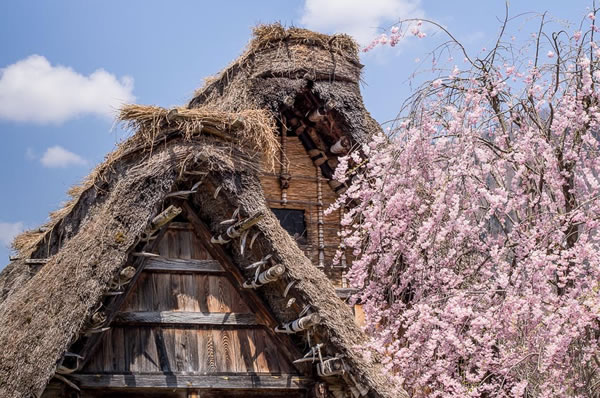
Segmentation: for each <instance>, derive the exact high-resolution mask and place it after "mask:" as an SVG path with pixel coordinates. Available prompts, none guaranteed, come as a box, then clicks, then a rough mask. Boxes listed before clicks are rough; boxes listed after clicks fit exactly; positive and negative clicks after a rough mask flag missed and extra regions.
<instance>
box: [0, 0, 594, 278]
mask: <svg viewBox="0 0 600 398" xmlns="http://www.w3.org/2000/svg"><path fill="white" fill-rule="evenodd" d="M589 5H590V2H589V1H585V0H573V1H564V0H552V1H551V0H546V1H539V0H537V1H534V0H529V1H524V0H523V1H514V2H512V4H511V11H510V12H511V14H512V15H517V14H520V13H523V12H543V11H548V12H549V14H550V15H553V16H554V17H557V18H560V19H565V20H570V21H574V22H576V23H577V24H578V23H579V21H580V20H581V18H582V17H583V16H584V15H585V14H586V13H587V12H588V11H587V10H588V7H589ZM503 14H504V1H502V0H485V1H484V0H469V1H467V0H463V1H461V0H455V1H442V0H437V1H432V0H421V1H418V0H364V1H360V0H286V1H283V0H278V1H274V0H253V1H248V0H245V1H244V0H235V1H233V0H230V1H225V0H222V1H191V0H189V1H183V0H181V1H180V0H177V1H174V0H171V1H155V0H144V1H142V0H128V1H115V0H103V1H95V2H92V1H81V0H68V1H67V0H62V1H59V0H57V1H52V2H50V1H42V0H39V1H29V0H20V1H13V2H4V4H3V5H2V13H0V48H1V51H0V136H1V137H2V144H1V145H0V184H1V185H0V187H1V188H0V192H1V194H0V268H2V267H3V266H4V265H5V264H6V263H8V255H9V253H10V250H9V248H8V244H9V242H10V240H11V239H12V237H13V236H14V234H16V233H17V232H19V231H21V230H23V229H25V228H34V227H37V226H39V225H40V224H42V223H44V222H45V221H46V219H47V216H48V213H49V212H50V211H52V210H54V209H56V208H58V207H59V206H60V204H61V202H63V201H64V200H65V199H66V191H67V189H68V188H69V187H70V186H71V185H74V184H76V183H78V182H79V181H80V180H81V179H82V178H83V177H84V176H85V175H86V174H87V173H88V172H89V170H90V169H91V168H92V167H93V166H94V165H95V164H97V163H98V162H100V161H102V160H103V158H104V156H105V155H106V154H107V153H108V152H109V151H111V150H112V149H114V146H115V143H116V142H117V140H118V139H120V138H122V137H123V135H124V134H125V133H124V132H123V131H121V130H119V129H118V128H113V124H114V123H113V116H112V115H113V112H114V110H115V109H116V108H117V107H118V106H119V104H120V103H123V102H129V101H135V102H136V103H140V104H156V105H161V106H171V105H179V104H184V103H185V102H186V101H187V100H189V99H190V97H191V95H192V93H193V91H194V89H196V88H198V87H199V86H201V85H202V82H203V79H204V78H205V77H207V76H210V75H213V74H215V73H217V72H218V71H219V70H220V69H222V68H223V67H224V66H226V65H227V64H228V63H229V62H230V61H231V60H233V59H234V58H235V57H236V56H238V55H239V54H240V53H241V52H242V50H243V48H244V45H245V44H246V43H247V41H248V39H249V37H250V30H251V28H252V26H254V25H256V24H258V23H269V22H274V21H280V22H282V23H283V24H285V25H295V26H303V27H309V28H312V29H317V30H320V31H323V32H325V33H333V32H347V33H350V34H353V35H355V36H356V37H357V38H358V39H359V40H360V41H362V42H363V43H366V41H367V40H368V39H369V38H370V37H374V36H375V35H376V34H377V33H378V32H380V31H378V30H377V28H378V27H388V28H389V26H391V25H392V24H393V22H394V21H396V20H398V19H401V18H407V17H413V16H414V17H419V18H428V19H432V20H435V21H437V22H439V23H441V24H443V25H444V26H446V27H447V28H448V29H449V30H450V31H451V32H453V34H455V36H456V37H457V38H458V39H459V40H461V41H462V42H464V43H465V44H466V46H467V47H468V48H469V49H470V50H471V51H473V52H474V53H477V52H479V51H481V49H482V48H483V47H486V46H490V45H491V44H492V43H493V41H494V39H495V37H496V36H495V35H496V33H497V31H498V27H499V24H498V20H497V18H498V17H502V16H503ZM532 16H533V14H527V16H524V17H523V18H521V19H519V21H518V22H516V23H515V24H514V25H513V30H514V31H515V32H517V33H516V34H521V35H523V37H526V35H527V34H529V33H530V32H532V31H533V30H534V29H535V27H534V26H533V25H532V24H528V22H530V17H532ZM574 30H576V29H573V31H574ZM428 32H429V34H430V36H434V37H435V32H433V31H428ZM438 43H439V41H438ZM435 44H436V41H435V40H421V41H419V40H417V39H407V40H406V41H405V42H402V43H400V45H399V46H398V47H396V48H394V49H392V48H382V49H378V50H376V51H374V52H372V53H368V54H366V55H364V56H363V57H362V62H363V64H364V65H365V68H364V75H363V79H364V84H363V87H362V90H363V96H364V99H365V103H366V105H367V108H368V109H369V110H370V112H371V113H372V114H373V116H374V117H375V118H376V119H377V120H378V121H379V122H384V121H386V120H389V119H391V118H393V117H394V116H395V115H396V112H397V111H398V109H399V107H400V105H401V103H402V102H403V101H404V99H405V98H406V97H407V96H408V95H409V93H410V87H409V85H408V84H407V80H408V78H409V76H410V75H411V74H412V73H413V72H414V71H415V70H416V69H417V68H418V67H419V62H418V61H417V60H420V59H425V58H426V55H427V53H428V51H430V50H431V49H432V48H433V47H434V46H435Z"/></svg>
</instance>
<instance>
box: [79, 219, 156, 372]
mask: <svg viewBox="0 0 600 398" xmlns="http://www.w3.org/2000/svg"><path fill="white" fill-rule="evenodd" d="M166 227H168V224H167V225H165V226H163V227H162V228H161V229H160V230H159V231H158V234H157V237H156V239H155V240H153V241H151V242H148V243H146V244H145V245H144V249H143V250H144V251H145V250H148V251H152V250H154V249H156V247H157V246H158V242H160V240H161V238H162V237H163V236H164V235H165V233H166V232H167V228H166ZM147 259H148V258H147V257H137V258H134V259H133V264H132V266H133V267H134V268H135V269H136V272H135V275H134V276H133V277H132V278H131V280H130V281H129V285H128V286H127V289H126V293H125V294H120V295H118V296H113V297H114V299H113V300H112V301H111V302H110V304H109V305H108V307H107V308H106V313H107V321H106V323H107V324H110V322H111V321H112V319H113V318H114V316H115V315H116V313H117V311H118V310H119V308H120V307H121V305H122V304H123V303H124V302H125V300H126V299H127V298H128V297H129V295H130V294H131V291H132V290H133V289H132V287H133V286H135V282H136V281H137V279H138V278H139V277H140V275H141V274H142V269H143V268H144V265H145V264H146V261H147ZM101 337H102V333H94V334H92V335H91V336H90V337H89V338H88V340H87V341H86V342H85V344H84V347H83V349H82V350H81V351H80V352H79V354H80V355H81V356H82V357H83V358H84V359H82V360H81V361H80V364H79V367H80V369H81V368H83V367H84V366H85V365H86V363H87V362H88V361H89V360H90V358H91V357H92V354H93V352H94V350H96V348H97V347H98V345H99V344H100V341H101Z"/></svg>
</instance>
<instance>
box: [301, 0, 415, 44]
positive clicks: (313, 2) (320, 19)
mask: <svg viewBox="0 0 600 398" xmlns="http://www.w3.org/2000/svg"><path fill="white" fill-rule="evenodd" d="M424 15H425V12H424V11H423V9H422V8H421V0H327V1H322V0H305V3H304V14H303V15H302V18H301V22H302V24H304V25H305V26H306V27H307V28H309V29H314V30H318V31H323V32H335V33H348V34H350V35H352V36H353V37H354V38H355V39H356V40H357V41H358V42H359V43H360V44H362V45H365V44H368V43H369V42H370V41H371V40H373V39H374V38H375V36H377V34H378V33H380V31H379V30H378V28H380V27H381V26H382V25H383V24H385V23H388V24H391V23H393V22H396V21H399V20H401V19H405V18H423V16H424Z"/></svg>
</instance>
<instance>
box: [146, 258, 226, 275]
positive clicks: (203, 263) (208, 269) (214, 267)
mask: <svg viewBox="0 0 600 398" xmlns="http://www.w3.org/2000/svg"><path fill="white" fill-rule="evenodd" d="M144 272H172V273H202V274H222V273H224V272H225V270H224V269H223V267H221V265H220V264H219V262H218V261H215V260H180V259H174V258H162V257H160V258H158V257H157V258H149V259H148V260H147V262H146V265H145V266H144Z"/></svg>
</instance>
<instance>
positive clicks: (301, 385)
mask: <svg viewBox="0 0 600 398" xmlns="http://www.w3.org/2000/svg"><path fill="white" fill-rule="evenodd" d="M71 379H73V380H75V381H76V382H77V383H78V384H79V386H80V388H127V389H129V388H132V389H135V388H169V389H173V388H186V389H187V388H190V389H217V388H226V389H228V390H230V389H231V390H240V389H252V388H260V389H279V390H298V389H307V388H309V387H310V386H311V385H312V384H314V381H313V380H311V379H310V378H308V377H303V376H297V375H289V374H282V375H268V376H267V375H239V374H237V375H236V374H227V375H206V374H189V373H186V374H178V373H168V374H73V375H71Z"/></svg>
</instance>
